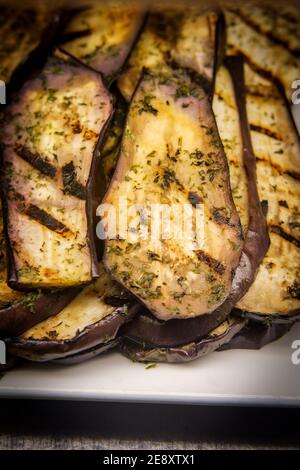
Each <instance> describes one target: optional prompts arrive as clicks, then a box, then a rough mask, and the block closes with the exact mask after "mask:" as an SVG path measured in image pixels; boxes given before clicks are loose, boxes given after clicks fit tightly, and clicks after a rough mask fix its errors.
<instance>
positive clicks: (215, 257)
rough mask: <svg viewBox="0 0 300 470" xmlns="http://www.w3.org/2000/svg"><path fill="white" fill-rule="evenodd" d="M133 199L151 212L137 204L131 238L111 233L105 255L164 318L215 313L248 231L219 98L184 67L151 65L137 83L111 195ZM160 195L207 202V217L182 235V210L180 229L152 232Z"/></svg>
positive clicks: (114, 201)
mask: <svg viewBox="0 0 300 470" xmlns="http://www.w3.org/2000/svg"><path fill="white" fill-rule="evenodd" d="M162 130H163V131H162ZM124 200H125V201H126V204H127V206H128V208H130V207H131V206H132V205H135V204H138V206H137V207H141V212H140V213H139V214H138V217H136V214H133V215H131V214H130V211H128V236H127V239H121V238H120V237H118V238H116V239H113V238H111V239H109V237H107V239H106V240H105V246H106V248H105V255H104V264H105V265H106V267H107V269H109V271H110V272H111V274H112V275H113V277H114V278H115V279H116V280H117V281H118V282H119V283H120V284H122V285H124V287H125V288H126V289H128V290H129V291H131V292H132V293H133V294H134V295H135V296H136V297H137V298H138V299H139V300H141V301H142V302H143V304H144V305H145V306H146V307H147V308H148V309H149V310H150V311H151V312H152V313H153V314H154V315H155V316H156V317H157V318H158V319H161V320H169V319H174V318H175V319H183V318H185V319H186V318H193V317H197V316H200V315H204V314H207V313H211V312H214V311H215V310H216V309H217V307H218V306H220V305H221V304H222V303H223V302H224V300H225V299H226V298H227V297H228V295H229V292H230V289H231V284H232V272H234V271H235V269H236V267H237V264H238V262H239V258H240V253H241V248H242V244H243V240H242V231H241V225H240V220H239V217H238V213H237V210H236V208H235V205H234V203H233V199H232V195H231V190H230V182H229V170H228V165H227V160H226V156H225V153H224V150H223V147H222V144H221V141H220V138H219V134H218V130H217V126H216V123H215V119H214V116H213V113H212V109H211V105H210V102H209V99H208V97H207V95H206V93H205V92H204V90H203V89H202V88H201V87H200V86H199V85H197V84H195V83H192V82H191V80H190V78H189V77H188V76H187V75H186V74H185V72H183V71H177V72H175V71H174V72H173V73H172V74H171V75H156V74H155V75H152V74H145V75H144V76H143V78H142V80H141V82H140V84H139V87H138V88H137V91H136V92H135V95H134V97H133V100H132V102H131V105H130V108H129V113H128V116H127V122H126V128H125V131H124V136H123V140H122V144H121V150H120V155H119V160H118V165H117V169H116V172H115V174H114V176H113V179H112V182H111V184H110V187H109V189H108V192H107V194H106V196H105V198H104V203H105V204H106V205H107V204H108V205H111V206H112V207H114V208H115V210H116V211H117V212H118V211H119V210H120V207H121V206H120V204H121V202H122V201H124ZM157 204H164V207H165V205H168V207H174V206H175V207H178V206H179V207H180V208H182V207H183V206H184V205H185V204H186V205H187V204H188V205H189V208H190V210H191V211H192V216H193V218H194V220H195V219H196V218H197V217H198V216H199V207H200V210H201V207H202V211H201V214H202V213H204V217H203V219H202V220H203V225H202V226H201V224H200V230H198V231H197V230H196V229H195V228H193V227H192V230H193V233H191V234H189V236H188V237H179V236H178V237H177V236H176V234H177V233H180V230H182V225H181V221H180V217H179V218H177V217H174V219H173V224H174V227H173V228H174V232H171V233H174V234H175V236H173V237H168V236H166V237H164V236H163V234H160V233H159V231H158V232H156V236H155V237H154V238H152V236H151V237H146V239H145V238H144V236H143V228H144V226H145V220H146V221H147V220H148V217H149V215H150V214H151V206H152V205H157ZM147 223H148V222H146V224H147ZM104 226H105V221H104ZM155 228H156V227H155ZM201 229H203V230H204V233H205V237H201V233H200V236H199V232H201ZM120 231H121V227H120V226H118V224H117V229H116V233H117V234H119V232H120ZM141 233H142V236H141ZM184 235H185V234H184ZM147 238H148V239H147Z"/></svg>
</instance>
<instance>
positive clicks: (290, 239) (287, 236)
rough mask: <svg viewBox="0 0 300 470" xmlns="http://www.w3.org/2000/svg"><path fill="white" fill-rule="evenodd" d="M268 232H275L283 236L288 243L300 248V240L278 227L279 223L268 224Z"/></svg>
mask: <svg viewBox="0 0 300 470" xmlns="http://www.w3.org/2000/svg"><path fill="white" fill-rule="evenodd" d="M269 229H270V232H273V233H277V235H279V236H280V237H282V238H284V239H285V240H287V241H288V242H290V243H293V244H294V245H295V246H296V247H297V248H300V240H299V239H298V238H295V237H293V236H292V235H290V234H289V233H286V231H285V230H284V229H283V228H282V227H280V226H279V225H270V226H269Z"/></svg>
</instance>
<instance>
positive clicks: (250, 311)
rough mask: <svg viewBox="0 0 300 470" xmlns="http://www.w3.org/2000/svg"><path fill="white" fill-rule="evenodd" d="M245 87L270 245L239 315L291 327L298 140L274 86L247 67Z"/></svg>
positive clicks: (298, 308) (297, 252) (299, 267)
mask: <svg viewBox="0 0 300 470" xmlns="http://www.w3.org/2000/svg"><path fill="white" fill-rule="evenodd" d="M246 84H247V112H248V118H249V122H250V128H251V138H252V143H253V147H254V152H255V155H256V165H257V185H258V190H259V196H260V199H261V200H262V201H264V204H266V205H267V207H268V212H267V222H268V227H269V232H270V239H271V244H270V248H269V250H268V252H267V254H266V256H265V257H264V259H263V262H262V263H261V265H260V267H259V270H258V274H257V277H256V280H255V282H254V283H253V285H252V286H251V288H250V289H249V291H248V292H247V294H246V295H245V296H244V297H243V298H242V299H241V300H240V301H239V302H238V303H237V309H239V310H238V311H237V312H240V313H241V312H242V313H243V314H244V315H246V316H247V317H251V318H253V319H254V320H259V319H261V320H262V321H266V320H269V321H277V322H286V321H292V322H293V321H295V319H296V318H297V317H299V313H300V296H299V286H300V236H299V235H300V232H299V230H300V212H299V200H300V181H299V175H300V157H299V156H300V142H299V136H298V134H297V131H296V129H295V127H294V125H293V122H292V119H291V116H290V113H289V110H288V108H287V106H286V102H285V99H284V98H283V96H282V95H281V93H280V91H278V89H277V88H276V86H275V85H273V84H272V83H271V82H269V81H267V80H263V81H262V80H261V79H260V77H257V76H256V74H255V73H254V72H253V71H252V70H251V69H250V68H249V67H246ZM262 286H263V288H262Z"/></svg>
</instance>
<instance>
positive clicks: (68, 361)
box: [51, 338, 121, 366]
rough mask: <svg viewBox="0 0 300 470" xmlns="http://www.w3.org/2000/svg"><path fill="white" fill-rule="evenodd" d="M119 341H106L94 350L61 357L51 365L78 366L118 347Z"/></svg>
mask: <svg viewBox="0 0 300 470" xmlns="http://www.w3.org/2000/svg"><path fill="white" fill-rule="evenodd" d="M120 340H121V339H120V338H116V339H113V340H111V341H108V343H103V344H102V343H101V344H99V345H97V346H95V347H94V348H91V349H86V350H84V351H82V352H79V353H75V354H71V355H70V356H66V357H63V358H62V359H55V360H54V361H51V362H52V363H53V364H61V365H66V366H71V365H75V364H80V363H81V362H85V361H89V360H90V359H94V358H95V357H97V356H100V354H104V353H106V352H107V351H110V350H111V349H114V348H116V347H117V346H118V345H119V343H120Z"/></svg>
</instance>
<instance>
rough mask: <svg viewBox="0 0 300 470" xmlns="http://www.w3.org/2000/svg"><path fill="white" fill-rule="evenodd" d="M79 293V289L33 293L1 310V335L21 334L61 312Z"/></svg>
mask: <svg viewBox="0 0 300 470" xmlns="http://www.w3.org/2000/svg"><path fill="white" fill-rule="evenodd" d="M77 294H78V289H76V288H70V289H65V290H63V291H55V292H48V293H46V294H44V293H31V294H28V296H25V297H23V298H22V299H21V300H18V301H16V302H14V303H12V304H11V305H9V306H7V307H4V308H1V310H0V337H2V338H4V337H13V336H19V335H21V334H22V333H24V332H25V331H27V330H28V329H29V328H31V327H32V326H34V325H36V324H37V323H39V322H41V321H43V320H45V319H46V318H48V317H49V316H52V315H56V314H57V313H59V312H60V311H61V310H62V309H63V308H64V307H65V306H66V305H68V303H69V302H70V301H71V300H72V299H73V298H74V297H75V296H76V295H77Z"/></svg>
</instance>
